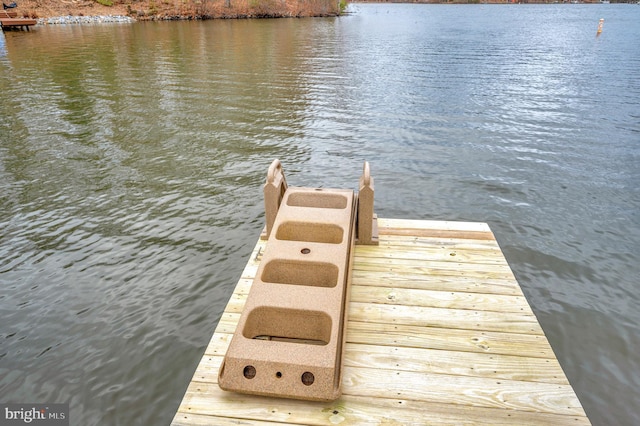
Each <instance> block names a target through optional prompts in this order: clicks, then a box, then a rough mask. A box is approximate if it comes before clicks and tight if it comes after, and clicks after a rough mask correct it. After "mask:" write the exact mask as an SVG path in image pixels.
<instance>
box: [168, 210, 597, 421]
mask: <svg viewBox="0 0 640 426" xmlns="http://www.w3.org/2000/svg"><path fill="white" fill-rule="evenodd" d="M379 231H380V245H379V246H356V251H355V261H354V267H353V280H352V288H351V301H350V308H349V319H348V326H347V345H346V351H345V361H344V362H345V366H344V377H343V396H342V397H341V398H339V399H338V400H336V401H334V402H329V403H322V402H307V401H297V400H288V399H279V398H267V397H260V396H251V395H242V394H236V393H232V392H224V391H222V390H221V389H220V388H219V387H218V384H217V379H218V368H219V366H220V363H221V362H222V359H223V356H224V354H225V352H226V349H227V346H228V345H229V341H230V339H231V336H232V335H233V332H234V330H235V327H236V323H237V321H238V319H239V317H240V313H241V312H242V308H243V306H244V302H245V300H246V297H247V294H248V292H249V289H250V287H251V283H252V280H253V277H254V275H255V273H256V270H257V267H258V264H259V262H260V259H261V253H262V252H263V251H264V245H265V242H264V241H258V243H257V245H256V247H255V249H254V251H253V253H252V255H251V258H250V260H249V262H248V264H247V266H246V268H245V270H244V271H243V273H242V277H241V279H240V281H239V282H238V285H237V287H236V288H235V291H234V292H233V295H232V296H231V299H230V300H229V303H228V305H227V307H226V309H225V311H224V314H223V315H222V318H221V320H220V322H219V324H218V326H217V328H216V330H215V333H214V335H213V337H212V339H211V342H210V343H209V346H208V347H207V349H206V351H205V354H204V356H203V358H202V360H201V361H200V364H199V365H198V367H197V369H196V371H195V374H194V375H193V378H192V381H191V383H190V384H189V387H188V389H187V391H186V394H185V395H184V398H183V400H182V403H181V405H180V407H179V409H178V411H177V413H176V415H175V417H174V419H173V422H172V424H173V425H217V426H219V425H231V424H253V425H270V424H294V425H332V424H345V425H346V424H348V425H356V424H357V425H368V424H375V425H378V424H380V425H421V424H452V425H453V424H455V425H460V424H465V425H469V424H478V425H525V424H526V425H549V424H553V425H585V424H587V425H588V424H590V422H589V420H588V418H587V417H586V415H585V413H584V410H583V409H582V406H581V404H580V401H579V400H578V398H577V396H576V394H575V392H574V391H573V388H572V387H571V385H570V384H569V382H568V380H567V378H566V376H565V374H564V372H563V371H562V368H561V367H560V364H559V363H558V361H557V359H556V357H555V355H554V353H553V350H552V349H551V346H550V345H549V342H548V341H547V339H546V337H545V335H544V332H543V331H542V329H541V327H540V325H539V323H538V321H537V319H536V317H535V315H534V314H533V312H532V310H531V308H530V307H529V304H528V303H527V301H526V299H525V297H524V295H523V294H522V291H521V289H520V287H519V285H518V283H517V281H516V279H515V277H514V275H513V273H512V271H511V269H510V268H509V265H508V264H507V262H506V260H505V258H504V256H503V254H502V252H501V250H500V247H499V246H498V243H497V242H496V240H495V237H494V235H493V233H492V232H491V230H490V229H489V226H488V225H487V224H485V223H468V222H437V221H409V220H394V219H379Z"/></svg>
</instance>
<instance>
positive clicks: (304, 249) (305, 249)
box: [300, 248, 311, 254]
mask: <svg viewBox="0 0 640 426" xmlns="http://www.w3.org/2000/svg"><path fill="white" fill-rule="evenodd" d="M300 253H302V254H309V253H311V249H308V248H303V249H302V250H300Z"/></svg>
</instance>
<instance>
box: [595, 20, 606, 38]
mask: <svg viewBox="0 0 640 426" xmlns="http://www.w3.org/2000/svg"><path fill="white" fill-rule="evenodd" d="M603 25H604V19H603V18H600V21H599V22H598V31H597V32H596V37H597V36H599V35H600V34H602V26H603Z"/></svg>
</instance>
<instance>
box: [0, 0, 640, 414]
mask: <svg viewBox="0 0 640 426" xmlns="http://www.w3.org/2000/svg"><path fill="white" fill-rule="evenodd" d="M349 10H350V12H351V13H350V14H349V15H347V16H344V17H341V18H330V19H283V20H259V21H252V20H241V21H206V22H168V23H137V24H132V25H122V24H121V25H110V24H106V25H96V26H58V27H53V26H51V27H38V28H36V29H35V30H34V31H31V32H8V33H5V34H4V35H0V93H1V101H0V289H1V290H0V402H8V401H15V402H49V403H52V402H70V404H71V420H72V421H71V424H73V425H108V424H113V425H115V424H121V425H133V424H140V425H161V424H168V423H169V422H170V421H171V419H172V417H173V414H174V412H175V410H176V409H177V407H178V405H179V403H180V400H181V398H182V395H183V393H184V391H185V389H186V386H187V384H188V382H189V380H190V378H191V375H192V374H193V371H194V369H195V367H196V365H197V363H198V361H199V359H200V357H201V355H202V353H203V351H204V348H205V346H206V344H207V342H208V340H209V338H210V336H211V334H212V333H213V330H214V328H215V325H216V322H217V321H218V319H219V317H220V315H221V312H222V310H223V308H224V306H225V304H226V301H227V299H228V297H229V296H230V295H231V292H232V289H233V287H234V286H235V284H236V282H237V279H238V278H239V276H240V273H241V271H242V268H243V266H244V264H245V262H246V261H247V258H248V256H249V253H250V251H251V249H252V248H253V246H254V244H255V241H256V239H257V237H258V234H259V232H260V229H261V228H262V224H263V216H262V215H263V213H262V195H261V186H262V184H263V181H264V179H265V174H266V170H267V167H268V165H269V163H270V162H271V161H272V160H273V159H274V158H280V159H281V160H282V162H283V164H284V168H285V173H286V174H287V180H288V181H289V183H290V184H293V185H299V186H303V185H309V186H326V187H347V188H354V189H355V188H356V186H357V182H358V177H359V175H360V172H361V167H362V162H363V161H364V160H368V161H369V162H370V164H371V170H372V175H373V176H374V177H375V180H376V211H377V213H378V214H379V216H381V217H394V218H406V219H446V220H466V221H479V222H488V223H489V224H490V225H491V228H492V229H493V231H494V233H495V234H496V237H497V239H498V241H499V243H500V245H501V247H502V248H503V250H504V252H505V255H506V257H507V260H508V261H509V263H510V265H511V267H512V268H513V270H514V272H515V275H516V277H517V278H518V280H519V282H520V284H521V285H522V287H523V290H524V292H525V294H526V296H527V298H528V300H529V302H530V303H531V305H532V307H533V309H534V311H535V313H536V314H537V316H538V318H539V320H540V322H541V324H542V326H543V328H544V330H545V332H546V333H547V336H548V338H549V340H550V342H551V344H552V346H553V348H554V350H555V352H556V354H557V356H558V358H559V360H560V362H561V364H562V366H563V368H564V369H565V371H566V374H567V376H568V378H569V380H570V381H571V383H572V384H573V386H574V388H575V390H576V393H577V394H578V397H579V398H580V400H581V402H582V403H583V405H584V408H585V410H586V412H587V414H588V415H589V417H590V418H591V420H592V422H593V423H594V425H613V424H615V425H637V424H640V414H639V412H640V410H639V409H638V406H637V402H638V401H640V355H638V354H640V331H639V327H638V326H639V324H640V308H639V307H638V306H639V304H640V254H639V253H640V74H639V73H638V70H640V43H639V42H640V25H639V24H638V23H639V22H640V7H639V6H637V5H614V4H611V5H536V6H533V5H532V6H528V5H508V6H507V5H504V6H499V5H469V6H467V5H459V6H454V5H401V4H354V5H351V6H350V8H349ZM600 18H604V19H605V22H604V31H603V33H602V35H601V36H600V37H596V29H597V25H598V20H599V19H600Z"/></svg>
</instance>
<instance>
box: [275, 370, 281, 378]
mask: <svg viewBox="0 0 640 426" xmlns="http://www.w3.org/2000/svg"><path fill="white" fill-rule="evenodd" d="M276 377H277V378H278V379H279V378H281V377H282V373H281V372H279V371H278V372H277V373H276Z"/></svg>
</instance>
